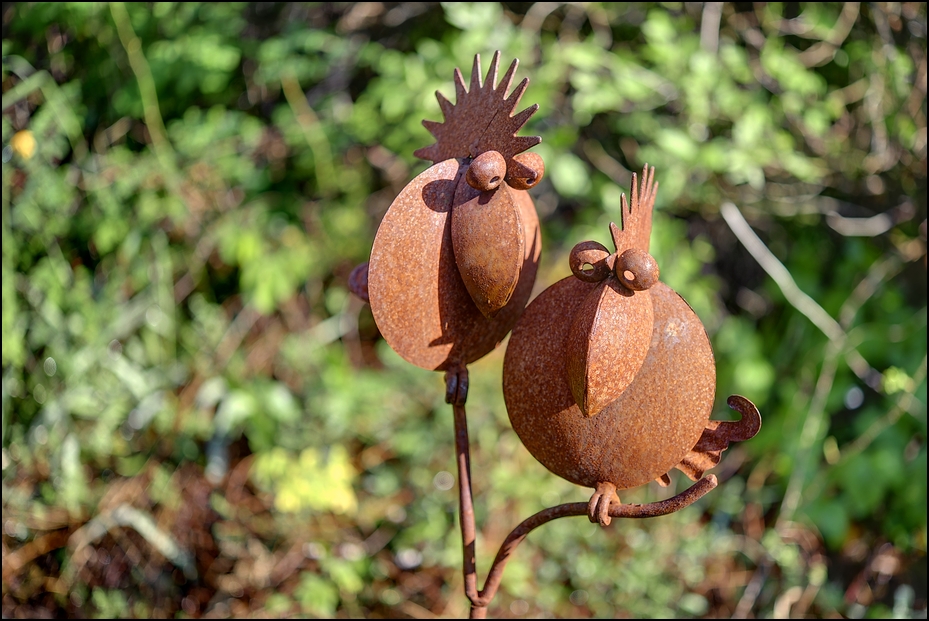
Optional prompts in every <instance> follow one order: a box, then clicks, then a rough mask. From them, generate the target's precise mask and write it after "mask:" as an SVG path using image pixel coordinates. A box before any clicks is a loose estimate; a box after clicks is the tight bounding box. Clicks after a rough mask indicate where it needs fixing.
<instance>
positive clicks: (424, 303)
mask: <svg viewBox="0 0 929 621" xmlns="http://www.w3.org/2000/svg"><path fill="white" fill-rule="evenodd" d="M465 170H466V165H465V164H462V163H460V162H459V161H458V160H447V161H445V162H441V163H439V164H436V165H435V166H433V167H431V168H429V169H428V170H426V171H425V172H423V173H422V174H420V175H419V176H417V177H416V178H415V179H413V181H411V182H410V183H409V184H408V185H407V186H406V187H405V188H404V189H403V190H402V191H401V192H400V195H399V196H398V197H397V198H396V200H394V202H393V204H391V206H390V208H389V209H388V210H387V213H386V214H385V216H384V219H383V221H381V225H380V227H379V228H378V231H377V236H376V237H375V239H374V247H373V248H372V250H371V261H370V265H369V268H368V294H369V297H370V301H371V312H372V314H373V315H374V321H375V322H376V323H377V326H378V329H379V330H380V331H381V334H382V335H383V336H384V338H385V339H386V340H387V342H388V344H389V345H390V346H391V347H392V348H393V349H394V351H396V352H397V353H398V354H400V355H401V356H402V357H403V358H404V359H406V360H407V361H409V362H411V363H412V364H415V365H417V366H420V367H423V368H426V369H434V370H446V369H449V368H452V367H460V366H464V365H466V364H469V363H471V362H473V361H475V360H477V359H478V358H480V357H481V356H483V355H485V354H486V353H487V352H489V351H490V350H492V349H493V348H494V347H496V345H497V344H498V343H499V342H500V341H501V340H502V339H503V337H504V336H506V334H507V333H508V332H509V331H510V329H511V328H512V326H513V324H514V323H515V322H516V319H517V318H518V317H519V314H520V313H521V312H522V310H523V307H524V306H525V304H526V301H527V300H528V299H529V294H530V293H531V291H532V285H533V283H534V282H535V273H536V267H537V265H538V260H539V252H540V245H541V238H540V234H539V220H538V216H537V215H536V213H535V207H534V206H533V204H532V199H531V198H529V195H528V194H527V193H526V192H524V191H514V190H511V193H512V195H513V203H514V205H515V208H516V209H517V210H518V214H519V221H520V222H521V224H522V236H523V241H522V247H523V253H522V265H521V266H520V267H519V277H518V280H517V282H516V286H515V287H514V289H513V293H512V295H511V297H510V301H509V303H507V304H506V306H504V307H503V308H502V309H500V310H499V311H498V312H497V314H496V315H495V316H494V317H493V318H487V317H485V316H484V315H483V314H482V313H481V311H480V310H479V309H478V307H477V306H476V305H475V304H474V301H473V300H472V299H471V295H470V294H469V293H468V289H467V288H466V287H465V284H464V282H463V281H462V277H461V274H460V273H459V270H458V266H457V264H456V262H455V255H454V252H453V249H452V235H451V214H452V212H453V210H454V198H455V189H456V187H457V186H458V185H459V182H460V181H461V180H462V177H463V176H464V172H465ZM461 185H463V186H464V187H467V188H468V189H469V190H471V191H472V192H476V190H473V189H472V188H471V187H470V186H468V185H467V184H466V183H462V184H461ZM516 243H518V242H516Z"/></svg>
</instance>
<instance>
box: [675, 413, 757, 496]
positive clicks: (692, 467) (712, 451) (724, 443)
mask: <svg viewBox="0 0 929 621" xmlns="http://www.w3.org/2000/svg"><path fill="white" fill-rule="evenodd" d="M727 403H728V404H729V407H730V408H732V409H733V410H735V411H737V412H738V413H739V414H741V415H742V418H741V420H738V421H719V420H711V421H709V422H707V425H706V429H704V430H703V434H702V435H701V436H700V439H699V440H698V441H697V444H696V446H694V447H693V448H692V449H691V450H690V452H688V453H687V455H686V456H685V457H684V459H683V460H682V461H681V463H679V464H678V465H677V466H675V468H677V469H678V470H680V471H681V472H683V473H684V474H686V475H687V476H688V477H689V478H690V480H691V481H696V480H698V479H700V477H702V476H703V473H704V472H706V471H707V470H709V469H710V468H714V467H715V466H716V464H718V463H719V459H720V456H721V454H722V452H723V451H725V450H726V449H727V448H729V443H730V442H744V441H745V440H750V439H752V438H754V437H755V435H756V434H757V433H758V432H759V431H761V414H760V413H759V412H758V408H756V407H755V404H754V403H752V402H751V401H749V400H748V399H746V398H745V397H742V396H740V395H732V396H731V397H729V399H727Z"/></svg>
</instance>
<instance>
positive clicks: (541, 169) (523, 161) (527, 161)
mask: <svg viewBox="0 0 929 621" xmlns="http://www.w3.org/2000/svg"><path fill="white" fill-rule="evenodd" d="M544 175H545V162H543V161H542V156H541V155H539V154H538V153H533V152H531V151H530V152H529V153H520V154H519V155H517V156H515V157H514V158H513V162H512V165H511V166H510V167H509V168H508V169H507V172H506V182H507V183H509V184H510V186H511V187H513V188H514V189H516V190H528V189H529V188H533V187H535V186H536V185H538V184H539V181H541V180H542V177H543V176H544Z"/></svg>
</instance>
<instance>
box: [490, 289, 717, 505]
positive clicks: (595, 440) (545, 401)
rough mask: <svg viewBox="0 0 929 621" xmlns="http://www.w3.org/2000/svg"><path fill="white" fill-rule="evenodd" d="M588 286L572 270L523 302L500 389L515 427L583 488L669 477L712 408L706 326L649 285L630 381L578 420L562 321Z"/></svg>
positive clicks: (545, 460) (533, 449) (539, 455)
mask: <svg viewBox="0 0 929 621" xmlns="http://www.w3.org/2000/svg"><path fill="white" fill-rule="evenodd" d="M594 287H595V285H592V284H591V283H585V282H582V281H580V280H578V279H577V278H575V277H573V276H570V277H568V278H565V279H564V280H561V281H560V282H558V283H556V284H555V285H553V286H552V287H550V288H549V289H547V290H546V291H544V292H543V293H542V294H541V295H539V297H538V298H536V299H535V300H534V301H533V302H532V304H530V305H529V307H528V308H527V309H526V312H525V314H524V315H523V318H522V319H521V320H520V322H519V323H518V324H517V326H516V328H515V329H514V330H513V335H512V336H511V337H510V342H509V345H508V346H507V352H506V358H505V360H504V367H503V374H504V375H503V394H504V398H505V400H506V406H507V411H508V412H509V415H510V421H511V423H512V425H513V429H514V430H515V431H516V433H517V435H519V438H520V440H522V442H523V444H524V445H525V446H526V448H527V449H529V452H530V453H532V455H533V456H534V457H535V458H536V459H538V460H539V461H540V462H541V463H542V464H543V465H544V466H545V467H547V468H548V469H549V470H551V471H552V472H554V473H555V474H557V475H559V476H561V477H564V478H566V479H568V480H569V481H571V482H573V483H577V484H578V485H583V486H585V487H591V488H596V487H597V484H598V483H600V482H610V483H613V484H614V485H615V486H616V488H617V489H627V488H630V487H635V486H638V485H642V484H644V483H647V482H649V481H650V480H652V479H655V478H657V477H659V476H661V475H662V474H664V473H666V472H667V471H668V470H670V469H671V468H673V467H674V466H676V465H677V464H678V463H680V462H681V460H683V459H684V457H685V456H686V455H687V454H688V452H689V451H690V450H691V448H692V447H694V445H695V444H696V443H697V440H698V439H699V438H700V436H701V434H702V433H703V429H704V428H705V427H706V424H707V421H708V420H709V417H710V413H711V410H712V408H713V398H714V395H715V386H716V368H715V364H714V362H713V352H712V349H711V348H710V344H709V340H708V339H707V337H706V332H705V331H704V329H703V324H701V323H700V320H699V319H698V318H697V316H696V315H695V314H694V312H693V311H692V310H691V309H690V306H688V305H687V303H686V302H684V300H683V299H682V298H681V297H680V296H679V295H677V293H675V292H674V291H673V290H672V289H670V288H669V287H668V286H667V285H665V284H664V283H658V284H656V285H655V286H654V287H652V288H651V289H650V290H649V293H650V294H651V300H652V305H653V317H654V320H653V326H652V332H651V335H650V339H649V345H650V347H649V352H648V355H647V356H646V358H645V361H644V362H643V364H642V366H641V368H640V369H639V371H638V373H637V374H636V377H635V379H634V380H633V382H632V383H631V384H630V385H629V386H628V387H627V388H626V390H625V391H624V392H623V393H622V395H621V396H620V397H619V398H618V399H616V400H614V401H613V402H612V403H610V404H609V405H608V406H607V407H605V408H604V409H603V410H602V411H601V412H600V413H599V414H598V415H597V416H594V417H587V416H584V414H583V413H582V412H581V410H580V408H579V407H578V405H577V403H576V402H575V400H574V395H573V394H572V391H571V387H570V385H569V383H568V378H567V373H566V371H565V361H564V347H565V340H566V338H567V333H568V330H569V328H570V323H569V321H566V320H565V318H566V317H568V318H570V317H571V316H573V314H574V313H575V312H576V310H577V308H578V307H579V306H580V304H581V303H582V302H583V300H584V298H586V297H587V294H588V293H590V292H591V290H592V289H593V288H594Z"/></svg>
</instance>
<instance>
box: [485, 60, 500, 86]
mask: <svg viewBox="0 0 929 621" xmlns="http://www.w3.org/2000/svg"><path fill="white" fill-rule="evenodd" d="M499 67H500V50H497V51H496V52H494V57H493V60H491V61H490V68H489V69H488V70H487V79H486V80H484V86H486V87H487V88H489V89H491V90H494V89H496V88H497V69H498V68H499Z"/></svg>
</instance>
